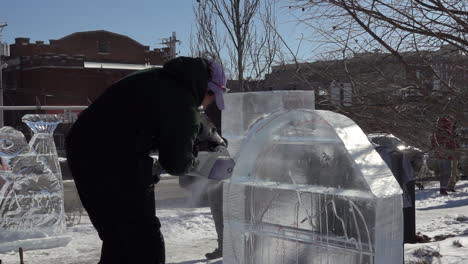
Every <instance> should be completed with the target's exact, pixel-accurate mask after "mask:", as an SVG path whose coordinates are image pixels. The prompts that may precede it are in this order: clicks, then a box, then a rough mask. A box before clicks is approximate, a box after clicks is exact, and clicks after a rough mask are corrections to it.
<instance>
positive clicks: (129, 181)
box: [67, 155, 165, 264]
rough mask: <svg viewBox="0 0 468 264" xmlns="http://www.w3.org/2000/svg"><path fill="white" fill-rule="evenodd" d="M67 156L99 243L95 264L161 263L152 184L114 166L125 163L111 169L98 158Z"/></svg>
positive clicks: (162, 254)
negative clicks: (98, 253)
mask: <svg viewBox="0 0 468 264" xmlns="http://www.w3.org/2000/svg"><path fill="white" fill-rule="evenodd" d="M67 156H68V157H67V158H68V161H69V166H70V169H71V172H72V176H73V178H74V180H75V184H76V188H77V190H78V194H79V196H80V199H81V202H82V204H83V206H84V208H85V209H86V211H87V212H88V215H89V218H90V220H91V222H92V224H93V226H94V227H95V228H96V230H97V232H98V234H99V237H100V238H101V240H102V250H101V260H100V262H99V264H133V263H139V264H146V263H147V264H161V263H165V249H164V239H163V236H162V234H161V232H160V227H161V224H160V222H159V219H158V218H157V217H156V212H155V198H154V185H153V184H148V182H147V181H145V180H138V179H139V178H141V175H139V174H141V173H144V172H142V171H141V170H139V169H135V167H136V166H135V167H134V166H127V168H128V169H125V167H124V166H120V167H119V166H118V165H124V164H127V165H128V164H129V163H128V160H127V163H119V162H115V164H114V165H116V167H117V168H118V169H115V168H110V167H109V166H103V165H102V164H108V163H106V162H103V161H102V159H101V160H99V161H100V162H99V163H97V162H96V163H95V161H94V160H93V159H81V160H77V159H76V156H75V157H72V156H73V155H67ZM132 168H133V169H132ZM110 176H112V177H110Z"/></svg>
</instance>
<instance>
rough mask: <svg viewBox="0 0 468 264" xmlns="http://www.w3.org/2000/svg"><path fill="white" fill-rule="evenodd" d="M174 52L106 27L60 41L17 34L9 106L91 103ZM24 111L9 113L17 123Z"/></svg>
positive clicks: (7, 84) (7, 79) (8, 119)
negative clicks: (121, 80) (125, 79)
mask: <svg viewBox="0 0 468 264" xmlns="http://www.w3.org/2000/svg"><path fill="white" fill-rule="evenodd" d="M172 54H175V52H173V51H172V50H171V48H162V49H153V50H150V47H149V46H144V45H142V44H140V43H138V42H137V41H135V40H133V39H131V38H129V37H127V36H124V35H120V34H116V33H113V32H109V31H105V30H97V31H87V32H77V33H73V34H70V35H68V36H65V37H63V38H61V39H57V40H50V41H49V44H45V43H44V42H43V41H36V42H30V40H29V38H16V39H15V43H14V44H11V45H10V57H9V58H7V61H6V62H7V64H8V67H7V68H6V69H4V74H3V87H4V89H5V90H4V91H5V93H4V104H5V105H17V106H18V105H88V104H89V103H90V102H92V101H93V100H94V99H95V98H96V97H97V96H98V95H99V94H101V93H102V92H103V91H104V89H106V88H107V87H108V86H109V85H110V84H112V83H114V82H115V81H117V80H119V79H121V78H122V77H124V76H126V75H128V74H129V73H131V72H133V71H135V70H139V69H144V68H148V67H160V66H161V65H162V64H163V63H164V62H165V61H166V60H168V59H170V57H171V56H173V55H172ZM24 114H25V112H24V111H23V112H20V111H15V112H11V111H8V112H5V124H6V125H10V126H18V125H19V123H20V122H21V116H23V115H24Z"/></svg>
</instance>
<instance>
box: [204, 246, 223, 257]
mask: <svg viewBox="0 0 468 264" xmlns="http://www.w3.org/2000/svg"><path fill="white" fill-rule="evenodd" d="M222 256H223V249H221V248H216V249H215V250H214V251H213V252H211V253H206V254H205V257H206V258H207V259H217V258H221V257H222Z"/></svg>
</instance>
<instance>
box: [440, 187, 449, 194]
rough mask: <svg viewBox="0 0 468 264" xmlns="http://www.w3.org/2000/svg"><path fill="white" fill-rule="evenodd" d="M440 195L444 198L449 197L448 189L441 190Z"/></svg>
mask: <svg viewBox="0 0 468 264" xmlns="http://www.w3.org/2000/svg"><path fill="white" fill-rule="evenodd" d="M440 195H442V196H447V195H448V192H447V189H445V188H440Z"/></svg>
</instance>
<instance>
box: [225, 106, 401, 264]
mask: <svg viewBox="0 0 468 264" xmlns="http://www.w3.org/2000/svg"><path fill="white" fill-rule="evenodd" d="M223 118H224V117H223ZM401 194H402V192H401V189H400V187H399V185H398V183H397V181H396V180H395V178H394V177H393V175H392V173H391V171H390V169H389V168H388V167H387V165H386V164H385V163H384V162H383V161H382V159H381V158H380V156H379V154H378V153H377V152H376V151H375V150H374V148H373V146H372V145H371V143H370V142H369V140H368V139H367V137H366V135H365V134H364V133H363V132H362V130H361V129H360V128H359V127H358V126H357V125H356V124H355V123H354V122H353V121H352V120H350V119H348V118H347V117H345V116H343V115H340V114H337V113H333V112H329V111H320V110H302V109H300V110H283V111H279V112H275V113H272V114H271V115H268V116H265V117H264V118H263V119H261V120H258V121H257V122H256V123H255V124H254V125H252V126H251V128H250V130H249V131H248V134H247V136H246V138H245V140H244V142H243V143H242V146H241V148H240V151H239V153H238V159H237V163H236V167H235V168H234V172H233V177H232V178H231V181H230V182H227V183H225V186H224V246H223V250H224V251H223V263H228V264H230V263H243V264H244V263H245V264H248V263H252V264H253V263H255V264H267V263H268V264H274V263H320V264H324V263H333V264H338V263H346V264H349V263H360V264H364V263H366V264H367V263H378V264H381V263H385V264H387V263H388V264H394V263H403V231H402V230H403V216H402V195H401Z"/></svg>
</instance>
